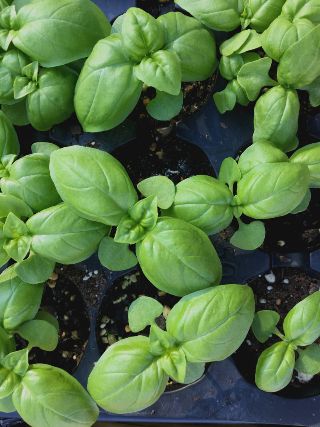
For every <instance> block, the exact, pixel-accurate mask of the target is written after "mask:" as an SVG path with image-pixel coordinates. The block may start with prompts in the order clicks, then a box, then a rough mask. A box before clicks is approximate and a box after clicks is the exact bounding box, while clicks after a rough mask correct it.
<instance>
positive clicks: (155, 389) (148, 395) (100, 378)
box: [88, 336, 168, 414]
mask: <svg viewBox="0 0 320 427" xmlns="http://www.w3.org/2000/svg"><path fill="white" fill-rule="evenodd" d="M149 347H150V346H149V339H148V338H146V337H142V336H138V337H133V338H127V339H125V340H122V341H119V342H117V343H116V344H114V345H112V346H111V347H110V348H109V349H108V350H107V351H106V352H105V353H104V354H103V356H102V357H101V358H100V360H99V361H98V362H97V363H96V365H95V367H94V368H93V371H92V372H91V374H90V376H89V380H88V390H89V392H90V394H91V396H92V397H93V398H94V400H95V401H96V402H97V403H98V405H99V406H101V407H102V408H103V409H105V410H107V411H110V412H113V413H116V414H122V413H127V412H136V411H139V410H142V409H144V408H146V407H148V406H150V405H152V404H153V403H154V402H156V401H157V400H158V399H159V397H160V396H161V394H162V393H163V392H164V390H165V388H166V385H167V382H168V375H167V374H166V373H165V372H164V371H163V370H162V368H161V367H160V365H159V363H158V362H157V357H155V356H153V355H152V354H151V353H150V349H149Z"/></svg>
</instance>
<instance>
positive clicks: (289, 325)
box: [252, 291, 320, 392]
mask: <svg viewBox="0 0 320 427" xmlns="http://www.w3.org/2000/svg"><path fill="white" fill-rule="evenodd" d="M319 303H320V292H319V291H317V292H315V293H314V294H312V295H309V296H308V297H307V298H305V299H304V300H302V301H301V302H299V303H298V304H297V305H295V307H293V308H292V309H291V310H290V311H289V313H288V314H287V316H286V317H285V319H284V321H283V333H281V332H280V331H279V329H278V328H277V324H278V322H279V319H280V316H279V315H278V313H276V312H274V311H270V310H262V311H259V312H257V313H256V315H255V319H254V322H253V327H252V329H253V332H254V334H255V336H256V338H257V340H258V341H260V342H262V343H264V342H266V341H267V340H268V338H269V337H270V336H271V335H276V336H278V337H279V338H280V339H281V341H280V342H277V343H275V344H273V345H272V346H271V347H268V348H267V349H266V350H264V351H263V352H262V353H261V355H260V357H259V360H258V364H257V368H256V384H257V386H258V387H259V388H260V389H261V390H264V391H267V392H277V391H279V390H281V389H283V388H285V387H286V386H287V385H288V384H289V383H290V381H291V379H292V376H293V372H294V370H297V371H298V372H301V373H303V374H306V375H310V376H311V377H312V376H313V375H316V374H318V373H319V372H320V350H319V349H320V347H319V345H318V344H315V341H316V340H317V339H318V338H319V336H320V312H319ZM296 352H297V353H298V356H299V357H298V359H297V360H296Z"/></svg>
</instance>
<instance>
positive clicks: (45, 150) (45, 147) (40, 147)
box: [31, 142, 59, 157]
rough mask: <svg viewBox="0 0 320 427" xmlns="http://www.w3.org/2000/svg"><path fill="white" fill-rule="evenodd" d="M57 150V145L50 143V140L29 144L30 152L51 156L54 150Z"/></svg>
mask: <svg viewBox="0 0 320 427" xmlns="http://www.w3.org/2000/svg"><path fill="white" fill-rule="evenodd" d="M57 150H59V147H58V145H56V144H52V143H51V142H34V143H33V144H32V145H31V151H32V154H39V153H40V154H45V155H47V156H49V157H50V156H51V154H52V153H53V152H54V151H57Z"/></svg>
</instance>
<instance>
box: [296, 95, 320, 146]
mask: <svg viewBox="0 0 320 427" xmlns="http://www.w3.org/2000/svg"><path fill="white" fill-rule="evenodd" d="M298 93H299V100H300V116H299V131H298V138H299V146H304V145H307V144H312V143H313V142H319V140H317V139H316V138H314V137H312V136H311V135H310V134H309V122H310V120H312V118H313V117H314V116H316V115H318V114H320V107H312V106H311V105H310V103H309V95H308V92H306V91H302V90H299V91H298ZM319 134H320V129H319Z"/></svg>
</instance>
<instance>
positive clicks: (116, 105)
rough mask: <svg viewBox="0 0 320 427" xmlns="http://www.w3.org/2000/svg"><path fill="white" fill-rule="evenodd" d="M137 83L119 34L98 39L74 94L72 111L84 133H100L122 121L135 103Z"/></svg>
mask: <svg viewBox="0 0 320 427" xmlns="http://www.w3.org/2000/svg"><path fill="white" fill-rule="evenodd" d="M141 91H142V82H140V81H139V80H138V79H137V78H136V76H135V74H134V70H133V64H132V62H131V61H130V60H129V59H128V58H127V56H126V55H125V52H124V50H123V46H122V37H121V35H120V34H112V35H111V36H110V37H107V38H106V39H104V40H101V41H99V42H98V43H97V44H96V46H95V47H94V49H93V51H92V53H91V55H90V56H89V58H88V59H87V61H86V63H85V65H84V67H83V69H82V71H81V74H80V77H79V80H78V83H77V86H76V93H75V110H76V113H77V116H78V118H79V121H80V123H81V124H82V126H83V128H84V130H85V131H87V132H101V131H105V130H109V129H112V128H114V127H116V126H118V125H119V124H120V123H122V122H123V121H124V120H125V119H126V118H127V117H128V115H129V114H130V113H131V112H132V110H133V109H134V107H135V106H136V104H137V102H138V100H139V98H140V95H141Z"/></svg>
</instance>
